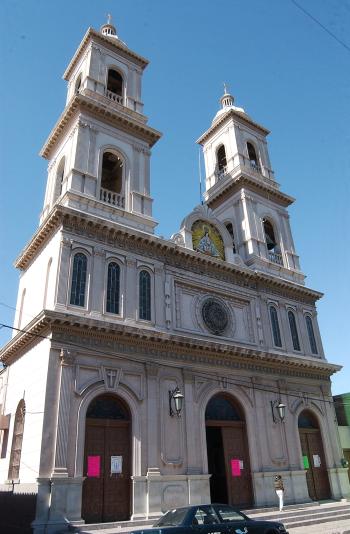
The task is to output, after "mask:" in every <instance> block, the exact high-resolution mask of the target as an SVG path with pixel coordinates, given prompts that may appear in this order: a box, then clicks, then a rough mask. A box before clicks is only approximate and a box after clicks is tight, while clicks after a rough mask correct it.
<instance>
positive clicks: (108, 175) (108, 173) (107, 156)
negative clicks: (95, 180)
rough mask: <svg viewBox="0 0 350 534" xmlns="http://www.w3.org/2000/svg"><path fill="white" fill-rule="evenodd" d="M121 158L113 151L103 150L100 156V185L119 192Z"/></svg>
mask: <svg viewBox="0 0 350 534" xmlns="http://www.w3.org/2000/svg"><path fill="white" fill-rule="evenodd" d="M123 165H124V162H123V160H122V159H121V158H120V157H119V156H117V154H114V153H113V152H108V151H107V152H105V153H104V154H103V158H102V174H101V187H102V188H103V189H107V190H108V191H112V192H114V193H118V194H119V193H120V192H121V190H122V185H123Z"/></svg>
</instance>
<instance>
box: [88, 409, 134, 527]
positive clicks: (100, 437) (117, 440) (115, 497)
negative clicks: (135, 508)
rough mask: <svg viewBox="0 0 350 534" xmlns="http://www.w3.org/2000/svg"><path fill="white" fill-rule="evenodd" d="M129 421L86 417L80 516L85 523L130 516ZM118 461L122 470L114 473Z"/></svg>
mask: <svg viewBox="0 0 350 534" xmlns="http://www.w3.org/2000/svg"><path fill="white" fill-rule="evenodd" d="M130 449H131V437H130V421H120V420H112V419H94V418H87V419H86V431H85V453H84V477H86V478H85V480H84V483H83V499H82V518H83V519H84V520H85V521H86V522H87V523H100V522H110V521H124V520H128V519H129V518H130V498H131V496H130V475H131V472H130V460H131V453H130ZM115 460H117V463H118V464H119V467H118V468H117V470H119V471H120V470H121V472H119V473H114V472H113V470H115V463H114V465H113V462H115Z"/></svg>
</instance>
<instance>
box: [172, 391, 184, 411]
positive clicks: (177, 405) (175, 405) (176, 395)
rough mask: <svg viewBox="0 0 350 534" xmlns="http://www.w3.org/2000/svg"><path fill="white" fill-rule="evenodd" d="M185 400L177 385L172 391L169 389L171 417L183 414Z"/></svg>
mask: <svg viewBox="0 0 350 534" xmlns="http://www.w3.org/2000/svg"><path fill="white" fill-rule="evenodd" d="M183 400H184V396H183V394H182V393H181V391H180V390H179V388H178V387H177V386H176V388H175V389H173V390H172V391H169V415H170V416H171V417H174V415H177V417H180V416H181V412H182V403H183Z"/></svg>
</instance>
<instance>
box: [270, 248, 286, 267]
mask: <svg viewBox="0 0 350 534" xmlns="http://www.w3.org/2000/svg"><path fill="white" fill-rule="evenodd" d="M269 260H270V261H272V262H273V263H278V265H283V258H282V254H279V253H278V252H271V251H269Z"/></svg>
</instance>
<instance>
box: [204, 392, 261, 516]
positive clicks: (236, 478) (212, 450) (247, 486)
mask: <svg viewBox="0 0 350 534" xmlns="http://www.w3.org/2000/svg"><path fill="white" fill-rule="evenodd" d="M205 423H206V436H207V451H208V470H209V473H210V474H211V477H210V496H211V501H212V502H220V503H223V504H226V503H227V504H231V505H233V506H237V507H247V506H250V505H251V504H252V503H253V494H252V477H251V471H250V461H249V450H248V440H247V433H246V425H245V421H244V416H243V413H242V410H241V408H240V407H239V406H237V405H236V404H235V403H234V402H233V400H232V399H231V398H230V397H228V396H226V395H215V396H214V397H213V398H212V399H211V400H210V401H209V403H208V406H207V409H206V412H205Z"/></svg>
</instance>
